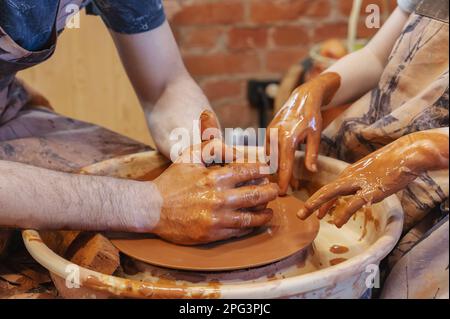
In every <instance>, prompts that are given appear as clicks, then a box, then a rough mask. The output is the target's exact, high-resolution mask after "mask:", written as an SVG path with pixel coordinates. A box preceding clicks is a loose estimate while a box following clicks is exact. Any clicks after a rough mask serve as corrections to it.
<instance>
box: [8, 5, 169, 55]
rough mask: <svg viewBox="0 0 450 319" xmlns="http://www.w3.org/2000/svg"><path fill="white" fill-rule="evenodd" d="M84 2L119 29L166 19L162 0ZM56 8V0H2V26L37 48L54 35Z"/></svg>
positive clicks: (142, 29) (133, 29) (148, 25)
mask: <svg viewBox="0 0 450 319" xmlns="http://www.w3.org/2000/svg"><path fill="white" fill-rule="evenodd" d="M82 6H83V7H86V6H87V8H88V10H89V12H90V13H94V14H99V15H100V16H101V17H102V19H103V21H104V22H105V24H106V26H107V27H108V28H110V29H112V30H113V31H115V32H118V33H126V34H133V33H140V32H145V31H149V30H152V29H155V28H157V27H159V26H160V25H161V24H163V22H164V21H165V19H166V17H165V14H164V8H163V5H162V0H145V1H143V0H127V1H123V0H87V1H84V3H83V5H82ZM57 10H58V1H55V0H33V1H30V0H0V26H1V27H2V28H3V30H4V31H5V32H6V33H7V34H8V35H9V36H10V37H11V38H12V39H13V40H14V41H15V42H16V43H17V44H19V45H20V46H22V47H23V48H25V49H27V50H29V51H37V50H40V49H42V48H44V47H46V45H47V44H48V42H49V40H50V38H51V34H52V29H53V24H54V21H55V18H56V14H57Z"/></svg>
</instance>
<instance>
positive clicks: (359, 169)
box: [298, 129, 449, 227]
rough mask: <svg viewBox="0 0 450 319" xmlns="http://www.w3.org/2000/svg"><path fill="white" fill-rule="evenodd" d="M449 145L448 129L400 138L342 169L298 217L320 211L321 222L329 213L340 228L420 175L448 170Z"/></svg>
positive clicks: (311, 199)
mask: <svg viewBox="0 0 450 319" xmlns="http://www.w3.org/2000/svg"><path fill="white" fill-rule="evenodd" d="M448 142H449V141H448V129H447V133H446V134H445V132H444V133H441V132H439V131H436V130H432V131H424V132H417V133H413V134H410V135H406V136H404V137H401V138H399V139H398V140H396V141H395V142H393V143H391V144H389V145H387V146H385V147H383V148H381V149H379V150H378V151H376V152H374V153H372V154H370V155H368V156H367V157H365V158H363V159H361V160H360V161H358V162H356V163H355V164H353V165H351V166H349V167H348V168H347V169H345V170H344V171H343V172H342V173H341V174H340V175H339V177H338V179H337V180H335V181H334V182H332V183H330V184H328V185H326V186H324V187H322V188H321V189H320V190H319V191H317V192H316V193H315V194H314V195H313V196H311V197H310V198H309V199H308V200H307V201H306V203H305V205H304V207H303V208H302V209H301V210H300V211H299V213H298V216H299V217H300V218H302V219H305V218H307V217H308V216H309V215H311V214H312V213H313V212H314V211H315V210H317V209H319V212H318V216H319V218H323V217H324V216H325V215H326V214H327V213H328V212H332V215H333V219H334V224H335V225H336V226H338V227H342V226H343V225H344V224H345V223H347V221H348V220H349V219H350V217H351V216H352V215H353V214H354V213H356V212H357V211H358V210H359V209H360V208H362V207H363V206H365V205H370V204H372V203H377V202H380V201H382V200H383V199H385V198H386V197H389V196H390V195H392V194H394V193H396V192H398V191H399V190H401V189H403V188H405V187H406V186H408V184H409V183H411V182H412V181H414V180H415V179H416V178H417V176H419V175H420V174H422V173H424V172H426V171H429V170H439V169H445V168H448V164H449V163H448V160H449V157H448V152H449V151H448ZM342 196H349V197H348V198H346V199H342V198H341V197H342Z"/></svg>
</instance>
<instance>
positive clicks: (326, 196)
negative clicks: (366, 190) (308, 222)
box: [297, 178, 359, 219]
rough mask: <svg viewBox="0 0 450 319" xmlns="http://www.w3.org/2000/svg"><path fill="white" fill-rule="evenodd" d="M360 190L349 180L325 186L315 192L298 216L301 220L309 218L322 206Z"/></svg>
mask: <svg viewBox="0 0 450 319" xmlns="http://www.w3.org/2000/svg"><path fill="white" fill-rule="evenodd" d="M358 189H359V186H358V185H357V184H355V183H354V182H353V181H351V180H350V179H348V178H342V179H338V180H336V181H334V182H332V183H330V184H327V185H325V186H324V187H322V188H321V189H319V190H318V191H317V192H315V193H314V194H313V195H312V196H311V197H310V198H309V199H308V200H307V201H306V203H305V205H304V206H303V207H302V208H301V209H300V210H299V211H298V213H297V216H298V217H299V218H300V219H306V218H308V217H309V216H310V215H311V214H312V213H313V212H314V211H316V210H317V209H319V208H320V207H321V206H322V205H324V204H326V203H328V202H329V201H331V200H333V199H335V198H336V197H338V196H346V195H350V194H353V193H354V192H356V191H357V190H358Z"/></svg>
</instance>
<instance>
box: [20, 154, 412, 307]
mask: <svg viewBox="0 0 450 319" xmlns="http://www.w3.org/2000/svg"><path fill="white" fill-rule="evenodd" d="M296 156H297V157H302V156H303V153H301V152H298V153H297V154H296ZM152 163H153V164H152ZM167 165H168V162H167V160H165V159H164V158H163V157H161V156H160V155H158V154H157V153H155V152H148V153H141V154H136V155H131V156H125V157H121V158H117V159H113V160H109V161H106V162H102V163H98V164H95V165H94V166H91V167H88V168H86V169H84V173H86V174H98V175H110V176H116V177H120V178H132V179H141V178H142V177H143V176H147V179H148V178H149V177H156V176H157V175H158V174H159V173H160V172H162V171H163V169H164V168H165V167H167ZM347 165H348V164H346V163H344V162H341V161H338V160H335V159H331V158H327V157H319V173H317V174H314V175H312V174H310V173H308V172H307V171H306V170H304V169H303V168H299V169H297V170H296V172H294V173H295V177H296V178H297V179H298V180H299V181H300V184H301V185H304V186H305V188H303V189H300V190H299V191H296V192H294V193H293V195H294V196H297V197H299V198H300V199H306V198H307V197H308V196H310V193H311V192H312V191H314V189H315V188H317V187H318V186H320V185H324V184H326V183H328V182H330V181H332V180H333V179H335V178H336V177H337V175H338V174H339V172H341V171H342V170H343V169H344V168H345V167H346V166H347ZM402 224H403V211H402V208H401V206H400V203H399V200H398V199H397V197H396V196H395V195H394V196H391V197H389V198H387V199H386V200H384V201H383V202H381V203H379V204H376V205H373V206H372V208H370V209H365V210H363V211H360V212H358V213H357V214H356V215H355V218H352V219H351V220H350V222H349V223H348V224H346V225H345V226H344V227H343V228H342V229H338V228H336V227H335V226H334V225H332V224H330V221H329V220H327V218H325V219H324V220H322V221H321V225H320V231H319V234H318V236H317V237H316V239H315V241H314V242H313V244H311V246H310V247H308V248H307V249H305V250H302V251H301V252H299V253H297V254H295V255H293V256H291V257H289V258H287V259H284V260H281V261H279V262H276V263H273V264H270V265H266V266H262V267H258V268H252V269H244V270H236V271H227V272H214V273H203V272H192V271H183V270H172V269H166V268H162V267H157V266H152V265H148V264H145V263H143V262H139V261H136V260H133V259H131V258H128V257H125V256H123V258H122V262H121V267H120V268H119V270H118V271H116V272H115V274H114V275H113V276H108V275H104V274H100V273H98V272H94V271H92V270H89V269H86V268H83V267H79V269H78V270H79V272H78V273H76V275H77V276H79V277H78V279H79V283H80V286H81V287H83V288H89V291H90V292H91V293H90V297H105V296H109V297H129V298H359V297H360V296H362V295H363V294H364V292H365V291H366V290H367V289H368V287H370V285H369V286H368V284H370V282H371V281H372V279H375V280H376V276H375V275H376V270H377V267H378V264H379V262H380V261H381V260H382V259H383V258H384V257H385V256H386V255H387V254H388V253H389V252H390V251H391V250H392V249H393V247H394V245H395V244H396V242H397V241H398V239H399V237H400V234H401V230H402ZM23 239H24V242H25V245H26V247H27V249H28V251H29V252H30V253H31V255H32V256H33V257H34V258H35V259H36V260H37V261H38V262H39V263H40V264H42V265H43V266H44V267H46V268H47V269H48V270H49V271H50V272H51V273H53V274H54V275H56V276H59V277H61V278H66V276H67V275H68V269H73V267H71V263H70V262H69V261H68V260H66V259H64V258H62V257H61V256H59V255H57V254H56V253H55V252H54V251H52V250H51V249H50V248H49V247H47V246H46V245H45V244H44V242H43V241H42V239H41V237H40V234H39V232H37V231H33V230H26V231H24V232H23ZM72 266H73V265H72ZM74 289H76V288H74Z"/></svg>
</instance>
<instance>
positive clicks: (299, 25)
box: [165, 0, 395, 127]
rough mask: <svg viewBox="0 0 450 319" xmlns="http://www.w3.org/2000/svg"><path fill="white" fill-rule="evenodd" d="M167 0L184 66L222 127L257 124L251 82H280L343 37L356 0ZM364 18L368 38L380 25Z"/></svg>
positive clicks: (387, 0) (390, 2) (383, 0)
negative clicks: (318, 46)
mask: <svg viewBox="0 0 450 319" xmlns="http://www.w3.org/2000/svg"><path fill="white" fill-rule="evenodd" d="M165 1H166V11H167V13H168V16H169V17H170V21H171V25H172V28H173V30H174V33H175V36H176V39H177V42H178V44H179V46H180V49H181V52H182V54H183V57H184V61H185V63H186V65H187V68H188V69H189V71H190V72H191V74H192V75H193V76H194V77H195V79H196V80H197V81H198V82H199V83H200V85H201V87H202V88H203V89H204V91H205V93H206V95H207V96H208V97H209V99H210V101H211V103H212V105H213V107H214V109H215V110H216V112H217V113H218V114H219V117H220V118H221V121H222V123H223V125H224V126H225V127H248V126H254V125H256V123H257V113H256V110H254V109H252V108H250V107H249V105H248V103H247V101H246V81H247V80H248V79H249V78H258V79H278V78H280V77H281V76H282V75H283V74H284V72H285V71H286V70H287V68H288V67H289V66H290V65H292V64H293V63H296V62H297V61H300V60H301V59H303V58H304V57H305V56H306V55H307V53H308V51H309V49H310V47H311V45H312V44H314V43H316V42H319V41H322V40H325V39H328V38H333V37H345V36H346V33H347V20H348V16H349V14H350V11H351V7H352V0H165ZM369 3H375V4H378V5H380V8H386V7H388V9H389V10H392V8H393V7H394V5H395V0H367V1H365V4H364V5H363V10H364V8H365V7H366V5H367V4H369ZM386 4H387V5H386ZM363 15H364V13H363ZM363 22H364V16H363V17H362V18H361V23H360V30H359V35H360V36H361V37H369V36H371V35H372V34H373V33H374V31H376V30H373V29H367V28H366V27H365V26H364V23H363Z"/></svg>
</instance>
